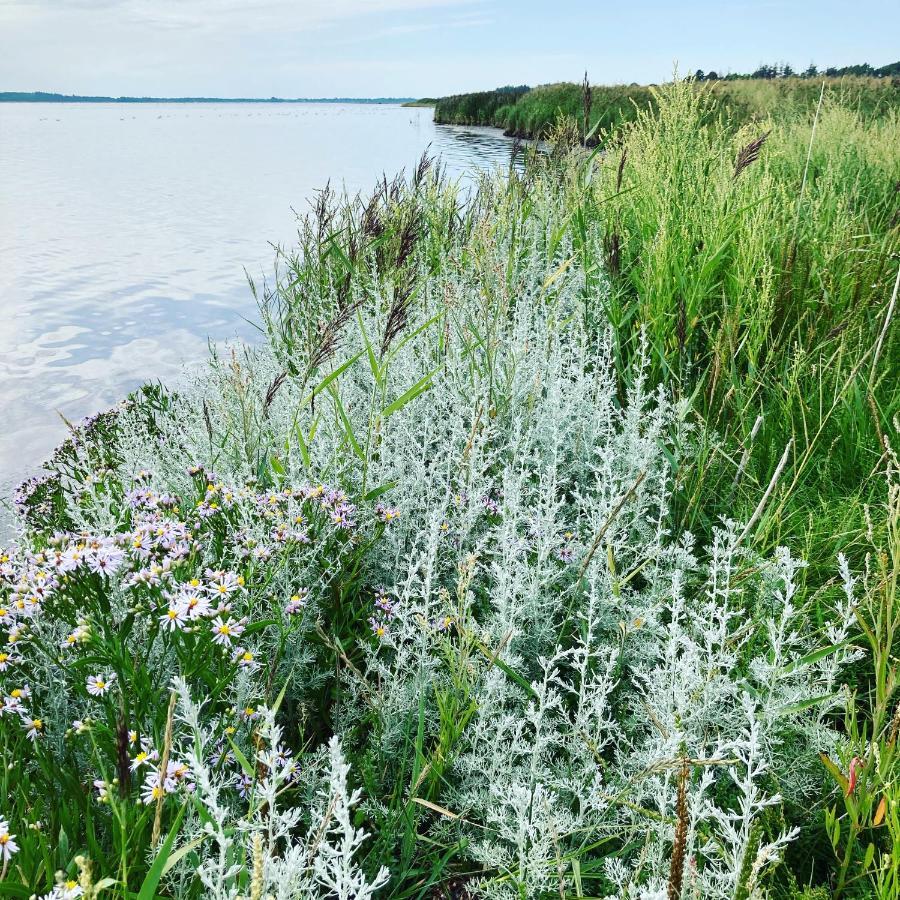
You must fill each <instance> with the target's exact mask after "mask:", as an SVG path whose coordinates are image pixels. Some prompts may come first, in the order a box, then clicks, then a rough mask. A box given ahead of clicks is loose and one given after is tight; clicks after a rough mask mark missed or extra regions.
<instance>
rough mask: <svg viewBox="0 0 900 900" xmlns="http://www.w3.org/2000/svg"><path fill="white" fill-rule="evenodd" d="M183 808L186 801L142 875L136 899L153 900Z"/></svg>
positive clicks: (179, 825)
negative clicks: (141, 882)
mask: <svg viewBox="0 0 900 900" xmlns="http://www.w3.org/2000/svg"><path fill="white" fill-rule="evenodd" d="M185 809H187V804H186V803H185V804H184V805H183V806H182V807H181V809H180V810H179V812H178V815H177V816H176V818H175V822H174V824H173V825H172V829H171V831H169V834H168V836H167V837H166V839H165V841H163V844H162V846H161V847H160V848H159V852H158V853H157V854H156V857H155V859H154V860H153V865H152V866H150V870H149V871H148V872H147V874H146V876H144V881H143V884H141V889H140V891H138V895H137V900H153V898H154V897H155V896H156V888H157V887H158V886H159V879H160V878H162V873H163V869H164V868H165V865H166V860H167V859H168V858H169V854H170V853H171V852H172V845H173V844H174V843H175V838H176V837H177V835H178V829H179V828H181V820H182V818H183V817H184V811H185Z"/></svg>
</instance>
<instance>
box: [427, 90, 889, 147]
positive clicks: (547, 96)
mask: <svg viewBox="0 0 900 900" xmlns="http://www.w3.org/2000/svg"><path fill="white" fill-rule="evenodd" d="M823 82H824V84H825V86H826V87H825V93H826V96H827V97H828V99H829V100H832V101H834V102H837V103H840V104H841V105H842V106H844V107H846V108H847V109H850V110H855V111H857V112H859V113H860V114H861V115H863V116H864V117H866V118H875V117H880V116H884V115H889V114H890V112H891V110H894V109H896V108H897V106H898V105H900V83H898V82H897V80H896V79H894V80H891V79H886V78H862V77H850V76H847V77H844V78H826V79H823V80H816V79H805V78H780V79H744V80H738V81H718V82H708V83H704V84H697V85H696V86H695V90H697V91H698V92H707V93H709V95H710V97H711V100H710V104H711V108H710V109H708V110H707V114H708V115H723V116H724V117H725V119H726V120H727V121H729V122H731V123H732V124H733V125H734V126H735V127H737V126H739V125H741V124H743V123H745V122H749V121H751V120H754V119H759V118H765V117H772V118H775V119H777V120H778V121H782V122H790V121H792V120H794V119H796V118H797V117H799V116H803V115H806V114H808V113H811V112H812V111H813V110H815V107H816V104H817V102H818V99H819V92H820V88H821V85H822V83H823ZM505 91H508V89H503V88H501V89H498V90H497V91H484V92H480V93H474V94H459V95H455V96H452V97H443V98H441V99H440V100H438V101H437V103H436V105H435V113H434V117H435V121H436V122H438V123H443V124H455V125H494V126H497V127H498V128H503V129H504V130H505V131H506V132H507V133H508V134H510V135H516V136H518V137H541V136H543V135H545V134H547V133H548V132H549V131H550V130H551V129H552V128H553V126H554V125H555V124H556V123H557V122H559V121H560V120H561V119H564V118H566V117H569V118H573V119H576V120H577V121H579V122H581V121H582V108H583V99H582V86H581V85H578V84H573V83H570V82H563V83H559V84H547V85H541V86H540V87H537V88H533V89H531V90H529V91H527V92H522V93H516V94H508V95H507V94H505V93H504V92H505ZM655 104H656V95H655V93H654V91H653V89H652V88H651V87H645V86H641V85H636V84H635V85H610V86H605V85H595V86H594V87H592V88H591V110H592V112H591V116H590V120H589V122H588V127H587V129H586V133H587V134H589V135H590V134H596V133H597V132H599V131H601V130H603V129H609V128H613V127H617V126H619V125H622V124H623V123H625V122H630V121H632V120H633V119H634V118H635V116H637V115H638V113H639V111H641V110H646V109H648V108H650V109H653V108H654V107H655Z"/></svg>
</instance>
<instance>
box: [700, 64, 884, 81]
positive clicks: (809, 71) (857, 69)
mask: <svg viewBox="0 0 900 900" xmlns="http://www.w3.org/2000/svg"><path fill="white" fill-rule="evenodd" d="M845 75H856V76H858V77H861V78H892V77H900V62H893V63H888V64H887V65H886V66H881V67H880V68H877V69H876V68H874V67H873V66H870V65H869V64H868V63H860V64H859V65H856V66H843V67H841V68H836V67H834V66H829V67H828V68H827V69H819V67H818V66H816V64H815V63H810V64H809V65H808V66H807V67H806V68H805V69H804V70H803V71H802V72H801V71H795V70H794V68H793V67H792V66H791V64H790V63H784V62H783V63H775V64H774V65H768V64H767V63H763V64H762V65H761V66H760V67H759V68H758V69H756V70H755V71H754V72H749V73H741V72H727V73H726V74H724V75H720V74H719V73H718V72H716V71H715V70H711V71H709V72H704V71H703V69H697V71H696V72H695V73H694V78H696V79H697V81H720V80H721V81H737V80H739V79H747V78H763V79H772V78H821V77H822V76H824V77H825V78H843V77H844V76H845Z"/></svg>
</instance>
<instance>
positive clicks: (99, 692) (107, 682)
mask: <svg viewBox="0 0 900 900" xmlns="http://www.w3.org/2000/svg"><path fill="white" fill-rule="evenodd" d="M115 680H116V676H115V673H110V674H109V675H89V676H88V680H87V692H88V693H89V694H90V695H91V696H92V697H102V696H103V695H104V694H105V693H106V692H107V691H108V690H109V689H110V688H111V687H112V683H113V682H114V681H115Z"/></svg>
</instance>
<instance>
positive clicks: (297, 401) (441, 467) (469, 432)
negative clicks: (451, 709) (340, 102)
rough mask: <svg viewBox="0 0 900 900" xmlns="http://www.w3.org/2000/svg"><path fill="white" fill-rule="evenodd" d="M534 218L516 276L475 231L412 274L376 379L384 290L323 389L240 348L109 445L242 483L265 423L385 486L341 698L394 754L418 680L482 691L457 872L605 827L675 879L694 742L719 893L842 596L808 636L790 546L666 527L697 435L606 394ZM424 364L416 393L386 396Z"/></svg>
mask: <svg viewBox="0 0 900 900" xmlns="http://www.w3.org/2000/svg"><path fill="white" fill-rule="evenodd" d="M547 202H549V201H547ZM548 218H549V216H548ZM538 221H539V219H538V217H533V218H532V219H530V220H528V221H527V222H526V223H525V224H523V226H522V227H523V229H525V232H526V237H527V239H528V240H530V241H531V242H532V245H533V247H532V249H533V252H531V253H527V252H520V253H517V255H516V257H515V263H514V270H513V272H512V274H510V273H509V265H510V255H509V253H508V249H509V248H508V247H507V246H506V245H505V242H504V237H503V235H502V233H499V234H493V233H491V234H489V235H488V236H486V237H483V238H482V241H483V243H482V244H481V246H480V249H481V250H482V251H483V253H482V258H481V262H480V264H479V267H478V270H477V272H476V273H474V274H473V273H466V274H465V275H454V274H452V273H451V272H443V273H441V274H440V276H437V277H433V276H430V275H429V274H428V273H426V272H424V271H423V272H422V273H421V284H422V289H421V292H420V300H419V306H418V307H416V309H415V311H414V319H413V321H412V322H411V323H410V325H409V328H408V330H412V329H414V328H416V327H418V326H423V330H422V331H421V332H420V333H419V334H418V335H417V337H416V339H415V340H411V341H409V342H407V343H405V344H403V345H402V346H401V347H400V348H399V349H397V350H396V351H391V352H390V353H389V354H388V355H387V358H386V360H385V361H384V363H385V368H384V370H383V371H382V373H381V374H382V378H381V379H380V380H379V379H375V378H374V377H373V374H372V370H371V367H369V366H368V364H367V362H366V353H365V351H366V346H367V341H369V340H370V337H371V336H377V335H379V334H380V333H381V331H382V329H383V327H384V320H385V315H386V309H387V307H388V306H389V305H390V302H391V289H390V288H389V287H385V288H384V292H383V295H380V294H379V295H377V296H374V297H369V298H367V303H366V304H364V305H363V306H362V307H361V309H360V313H359V318H358V322H351V323H350V324H349V325H348V326H347V327H346V329H345V333H344V334H343V336H342V340H343V345H342V348H341V351H340V355H339V356H338V357H337V358H336V359H334V360H333V361H332V362H331V366H332V370H336V369H337V368H338V366H339V365H340V364H341V363H342V362H344V361H346V360H349V359H351V358H352V357H353V356H354V355H356V354H359V359H358V360H357V361H356V362H355V363H354V364H353V365H351V366H350V367H349V368H348V369H346V370H345V371H344V372H343V373H342V374H341V376H340V378H339V379H337V380H336V381H335V382H334V385H333V386H334V394H333V395H332V394H330V392H327V391H323V392H322V393H321V394H319V395H318V396H317V397H316V398H315V401H314V402H308V385H306V384H303V385H300V384H297V383H295V382H294V381H293V380H291V379H288V380H287V381H285V383H284V385H283V386H282V387H281V388H280V390H279V391H278V393H277V396H276V397H275V399H274V401H272V402H270V403H266V402H265V399H264V398H265V396H266V393H267V388H268V386H269V385H271V384H272V383H273V381H274V379H275V378H276V376H278V375H279V373H280V367H279V366H278V364H277V363H276V354H274V353H272V352H270V350H268V349H265V348H263V349H254V350H240V351H233V352H232V354H231V356H230V358H229V357H228V355H227V354H226V355H225V356H224V357H218V356H217V357H214V358H213V361H212V364H211V366H210V370H209V372H208V373H207V374H206V375H204V376H202V377H200V378H199V379H198V381H197V383H196V384H195V385H194V386H193V387H188V388H187V389H186V390H185V391H184V392H183V394H182V398H181V400H179V401H178V402H177V414H176V415H174V416H173V417H172V423H171V425H170V426H169V427H170V429H171V433H170V435H168V436H166V435H164V436H163V438H162V439H161V440H160V441H159V442H158V444H156V445H155V446H152V447H151V446H148V445H147V444H146V442H143V441H141V440H138V439H136V440H135V441H134V442H133V443H132V444H131V445H130V447H129V448H128V450H127V452H126V457H127V460H128V464H130V465H134V466H135V467H136V468H138V467H148V468H154V470H155V471H171V472H176V471H180V466H181V464H182V463H183V461H184V459H185V458H193V459H197V458H206V457H208V455H209V453H210V452H211V449H214V448H216V447H226V448H230V449H227V450H225V451H223V452H222V453H220V454H219V455H218V457H217V458H216V460H215V465H216V467H217V469H218V470H219V471H220V472H223V473H224V477H231V478H234V479H235V480H241V479H245V478H247V477H251V476H252V475H253V473H254V468H255V466H256V465H257V464H258V461H259V450H260V448H270V449H272V451H273V452H276V453H278V454H279V457H280V459H281V464H282V466H283V468H284V470H285V471H286V473H287V475H286V477H287V478H288V479H294V480H298V481H299V480H302V479H305V478H307V477H309V473H310V471H312V472H313V473H316V476H317V477H320V478H322V479H331V480H333V481H335V482H340V483H342V484H344V485H346V486H347V487H348V489H352V490H354V491H355V492H357V493H362V492H365V491H370V490H372V489H377V488H383V487H388V486H390V490H389V491H388V493H387V495H386V496H387V497H388V498H389V499H390V502H391V503H393V504H395V505H396V506H397V507H399V509H400V513H401V515H400V518H399V520H398V522H397V523H396V524H394V525H392V526H391V527H390V528H388V529H387V530H386V533H385V536H384V537H383V539H382V540H381V542H380V543H379V544H378V545H377V546H376V547H374V548H373V550H372V551H371V553H370V557H369V559H368V563H367V565H368V571H367V575H368V577H369V578H370V580H371V582H372V583H373V584H378V583H380V584H383V585H384V586H385V588H386V589H387V590H388V591H389V593H390V596H391V598H392V600H393V604H394V613H393V616H392V617H391V618H390V620H389V622H388V623H387V631H386V634H385V637H384V639H383V640H382V641H381V642H380V643H379V644H378V645H377V646H376V647H373V648H372V649H371V651H370V652H369V656H368V663H367V667H366V670H365V671H364V672H355V673H354V672H351V673H347V674H346V678H347V682H348V684H347V687H348V691H347V692H346V696H347V697H349V698H350V699H349V700H347V701H345V705H344V706H343V707H342V708H341V709H339V710H337V711H336V712H335V722H336V723H337V728H338V730H339V731H340V730H343V729H349V728H350V727H351V726H353V725H354V724H356V723H358V722H360V721H362V720H368V719H369V718H370V717H371V716H372V714H373V713H374V715H375V716H376V719H377V724H378V729H377V732H376V733H375V734H374V735H373V736H372V739H373V740H377V741H380V742H381V744H382V745H383V748H384V749H385V750H387V751H395V750H398V749H399V748H400V747H401V740H402V736H403V735H404V734H405V733H407V731H408V726H409V722H410V718H411V717H412V716H415V715H416V714H417V712H418V710H419V708H420V705H422V704H421V701H422V699H423V698H424V707H425V730H426V738H427V739H433V738H434V735H435V734H436V733H437V730H438V727H439V724H440V723H439V714H438V711H437V709H436V707H435V704H434V702H433V697H434V691H435V690H436V689H443V690H446V691H456V692H458V693H460V694H461V695H462V696H463V699H465V700H467V701H469V700H470V701H472V702H474V705H475V713H474V715H473V717H472V719H471V721H470V722H469V724H468V726H467V727H466V728H465V729H464V731H463V732H462V734H461V735H460V736H459V739H458V743H457V744H456V745H455V746H454V747H453V748H452V753H453V760H454V761H453V764H452V766H451V768H449V769H448V770H447V772H446V773H445V775H444V779H443V790H442V793H441V796H440V800H441V803H442V805H443V806H444V807H446V808H448V809H449V810H451V811H452V812H453V813H455V814H456V815H457V816H458V817H459V818H456V819H452V820H447V821H444V822H438V823H437V824H436V826H435V827H436V828H438V829H439V830H440V829H442V830H443V831H445V832H447V833H448V835H449V834H453V833H457V832H461V833H462V835H464V836H465V837H466V838H467V839H468V850H467V852H468V853H469V855H470V857H471V859H472V860H473V861H474V862H475V863H478V864H483V865H484V866H485V871H487V872H491V873H499V877H495V876H494V875H491V876H488V875H485V876H484V877H483V878H481V879H480V880H478V881H477V883H473V884H472V887H473V888H477V889H478V890H479V891H480V892H481V893H482V894H483V895H484V896H486V897H498V898H501V897H504V898H505V897H510V898H512V897H521V896H523V895H524V896H537V895H539V894H541V893H543V892H545V891H552V892H554V893H556V892H558V891H559V890H560V889H564V890H569V891H571V890H573V880H574V874H573V867H572V864H571V862H570V860H571V859H573V858H577V857H578V856H579V855H581V854H583V853H596V854H599V855H603V849H602V847H603V846H604V844H603V842H604V841H609V845H608V846H610V847H611V848H612V847H621V846H624V845H629V846H633V847H634V848H635V849H633V850H632V851H631V852H629V853H626V854H624V855H619V856H615V857H610V858H609V859H608V860H607V864H606V877H607V880H608V883H609V884H610V885H611V886H612V887H611V888H610V890H611V892H612V893H611V894H610V895H611V896H622V897H635V898H638V897H639V898H645V900H649V898H654V897H662V896H665V891H666V883H667V880H668V877H669V865H670V858H671V846H672V841H673V835H674V826H675V818H676V812H675V803H676V793H677V781H678V772H679V770H680V769H681V768H682V766H683V760H684V759H685V758H687V759H688V760H689V761H690V763H689V770H690V778H689V786H688V811H689V827H688V832H687V848H686V853H687V859H688V865H687V871H686V873H685V879H684V880H685V891H686V892H692V893H691V895H699V896H703V897H705V898H706V897H709V898H718V897H721V898H726V897H731V896H733V894H734V890H735V887H736V880H737V878H738V872H739V870H740V868H741V865H742V863H743V860H744V857H745V855H746V853H747V852H748V847H749V846H750V836H751V831H752V829H753V826H754V824H755V823H757V822H759V821H760V820H761V819H762V818H763V817H765V815H766V810H769V809H771V808H773V807H775V806H776V805H777V804H779V803H780V802H781V799H782V797H783V796H784V795H790V796H791V797H792V799H794V800H803V799H804V797H805V796H807V794H808V792H809V791H810V789H811V788H812V787H814V786H815V784H816V783H817V782H816V776H815V775H814V774H813V773H814V772H815V767H814V761H815V752H814V751H816V750H818V749H820V748H824V747H827V746H830V745H832V744H834V743H835V742H836V741H837V740H838V738H837V737H836V735H835V734H834V733H833V732H832V731H831V730H830V729H829V727H828V724H827V721H828V720H827V718H826V714H827V713H828V712H829V711H831V712H833V711H834V710H835V708H837V707H838V706H839V704H840V702H841V691H840V681H839V677H840V670H841V667H842V666H843V665H844V664H845V663H846V662H847V659H848V658H849V656H850V651H847V650H843V649H838V650H836V651H835V652H833V653H831V654H829V655H826V656H825V657H821V656H818V655H816V654H815V653H814V652H813V651H815V650H816V649H817V648H819V647H822V646H825V645H827V644H829V643H840V642H841V641H843V640H844V638H845V637H846V636H847V634H848V630H849V628H850V626H851V621H852V617H853V602H852V598H850V599H848V600H847V601H846V602H843V601H842V602H841V603H840V604H839V606H838V608H837V609H836V610H835V617H834V620H833V624H832V625H830V626H829V628H828V631H827V633H825V634H816V633H811V632H810V630H809V627H808V622H809V620H808V618H807V617H806V615H805V612H804V610H803V608H802V605H801V603H800V601H799V600H798V593H797V592H798V579H799V577H800V572H801V569H802V563H801V562H800V561H799V560H796V559H795V558H793V557H792V556H791V554H790V553H789V552H788V551H787V550H786V549H781V550H779V551H778V552H777V553H776V554H775V555H774V556H773V557H772V558H766V559H763V558H759V557H758V556H757V555H756V554H754V553H752V552H751V551H750V550H748V549H747V547H746V546H744V545H742V544H741V541H740V535H741V530H742V529H741V528H740V527H739V525H738V524H737V523H734V522H730V521H728V522H723V523H722V524H721V526H720V527H719V528H718V529H717V530H716V531H715V536H714V539H713V542H712V545H711V546H709V547H706V548H698V547H696V546H695V545H694V541H693V540H692V538H691V536H690V535H686V534H685V535H673V534H671V533H670V531H669V522H670V497H671V494H672V492H673V490H674V487H675V481H676V479H677V477H678V473H679V470H680V468H681V467H682V466H683V465H685V463H686V462H687V461H688V460H689V459H690V453H691V429H690V427H689V425H688V422H687V419H686V410H685V409H684V408H682V407H681V406H680V405H679V404H675V403H673V402H672V401H671V400H670V399H669V397H668V395H667V394H666V392H665V391H664V390H662V389H660V390H656V391H653V390H650V389H649V388H648V387H647V385H646V383H645V381H644V379H643V378H642V377H638V378H636V379H635V380H634V381H633V383H632V386H631V388H630V389H629V390H628V392H627V395H626V396H624V397H622V396H620V393H619V386H618V384H617V380H616V377H615V375H614V372H613V366H612V362H611V358H612V339H611V337H610V336H609V335H599V336H598V335H588V334H586V333H585V329H584V328H583V327H582V321H583V314H584V291H585V281H584V277H583V273H582V272H581V271H580V270H579V267H578V264H577V262H576V263H573V264H568V263H567V260H568V261H570V262H571V259H572V258H574V257H575V254H574V252H573V251H572V248H571V247H570V246H567V245H566V243H565V240H563V242H562V244H561V245H560V246H559V247H558V248H557V249H556V250H555V251H554V256H553V257H552V258H550V259H548V258H546V252H545V248H546V245H547V240H546V238H547V235H546V234H544V232H543V227H542V226H540V225H539V224H536V223H537V222H538ZM488 230H489V229H488V228H487V226H485V231H486V232H487V231H488ZM519 240H520V241H521V240H522V238H521V236H520V238H519ZM548 272H551V273H555V274H554V278H553V279H552V281H551V282H550V283H549V285H548V277H547V276H548ZM438 313H445V315H444V317H443V318H441V319H439V320H438V324H432V325H427V323H428V322H429V321H430V320H431V319H432V318H433V317H435V316H436V315H437V314H438ZM360 323H361V325H362V327H361V328H360V327H359V324H360ZM371 341H372V342H375V341H374V338H371ZM422 379H426V380H427V385H428V387H427V390H425V391H424V393H423V394H422V395H421V396H419V397H418V398H417V399H415V400H413V401H411V402H409V403H406V404H405V405H402V406H400V407H399V408H396V409H393V410H391V413H390V414H386V412H385V411H386V410H387V409H388V408H389V405H390V403H391V402H392V401H395V400H397V399H398V398H401V397H402V396H403V395H404V392H406V391H407V390H408V389H409V388H411V387H413V386H414V385H417V384H420V383H422ZM335 397H339V398H340V406H339V407H338V404H337V402H336V399H335ZM199 399H202V401H203V403H202V404H201V403H200V402H198V401H199ZM201 410H202V412H201ZM298 433H299V434H300V435H301V436H302V437H303V439H304V440H303V442H302V444H303V447H302V448H301V442H300V441H298V440H297V437H296V436H297V434H298ZM313 434H314V439H313V437H312V436H313ZM351 434H352V440H351V437H350V435H351ZM305 454H307V455H308V456H309V460H310V462H309V464H307V462H306V459H305V458H304V455H305ZM175 463H178V465H176V464H175ZM173 477H174V476H173ZM454 656H456V657H458V658H459V659H460V660H461V661H462V662H464V667H463V668H464V672H465V674H464V675H463V676H461V675H460V673H459V672H458V671H451V669H450V667H448V664H447V660H448V658H449V657H454ZM510 673H513V674H517V675H518V678H514V677H512V676H511V674H510ZM523 681H524V682H525V683H526V684H527V685H530V687H525V686H523V683H522V682H523ZM333 765H334V763H333ZM337 768H338V769H340V766H339V765H338V766H337ZM338 781H340V776H339V777H338ZM776 785H777V787H776ZM198 787H199V788H200V789H201V790H206V789H207V788H204V786H203V785H202V784H201V783H200V781H198ZM211 787H212V786H210V788H209V789H211ZM356 799H357V798H356V797H355V795H349V796H348V799H347V806H348V808H349V807H351V806H352V805H353V802H355V800H356ZM374 802H375V801H374V800H373V801H370V806H372V807H373V808H374V806H373V804H374ZM423 815H424V813H423ZM470 823H471V824H470ZM279 827H281V826H276V827H275V832H273V833H278V828H279ZM770 832H772V829H771V828H770V829H768V830H767V831H766V838H765V839H764V840H762V841H761V843H760V845H759V847H758V849H757V851H756V857H755V858H754V860H753V862H752V866H751V871H752V878H751V881H752V885H751V887H752V891H753V895H754V896H760V895H761V894H760V892H761V891H762V875H763V873H764V872H765V870H766V869H767V868H768V867H769V866H771V865H772V864H773V863H774V862H775V861H777V859H778V858H779V856H780V854H781V853H782V851H783V849H784V846H785V845H786V844H787V843H788V842H789V841H790V840H791V839H792V838H793V837H794V833H793V832H791V831H784V832H779V831H777V830H776V831H775V833H774V836H771V834H770ZM279 839H280V838H279ZM223 840H224V838H223ZM348 840H349V843H348V844H347V846H348V847H349V846H353V844H354V840H353V839H352V838H348ZM598 846H599V847H600V848H601V849H599V850H588V848H594V847H598ZM205 852H208V850H207V851H205ZM298 852H299V851H298ZM287 858H288V857H287V856H286V855H284V851H280V853H279V859H281V860H285V859H287ZM342 858H343V857H342ZM269 864H270V865H272V866H275V865H280V864H281V863H276V861H275V860H271V861H270V863H267V865H269ZM297 865H299V863H297ZM216 872H217V873H218V874H217V875H216V877H217V878H219V877H221V878H225V876H227V874H228V873H227V869H225V870H223V869H222V867H221V866H220V868H219V869H216ZM226 880H227V879H226ZM278 896H287V895H285V894H279V895H278Z"/></svg>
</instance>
